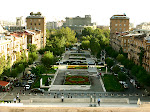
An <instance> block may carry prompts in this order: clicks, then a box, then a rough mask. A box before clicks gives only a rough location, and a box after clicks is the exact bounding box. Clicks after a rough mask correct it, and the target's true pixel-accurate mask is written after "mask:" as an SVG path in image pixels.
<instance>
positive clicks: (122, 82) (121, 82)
mask: <svg viewBox="0 0 150 112" xmlns="http://www.w3.org/2000/svg"><path fill="white" fill-rule="evenodd" d="M119 83H120V84H122V85H124V84H127V83H126V82H125V81H119Z"/></svg>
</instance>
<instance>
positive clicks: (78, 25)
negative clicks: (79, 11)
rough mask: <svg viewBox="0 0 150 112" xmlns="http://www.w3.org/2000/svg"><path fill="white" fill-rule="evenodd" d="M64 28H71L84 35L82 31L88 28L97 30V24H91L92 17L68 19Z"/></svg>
mask: <svg viewBox="0 0 150 112" xmlns="http://www.w3.org/2000/svg"><path fill="white" fill-rule="evenodd" d="M62 27H69V28H71V29H72V30H74V31H75V32H77V33H78V34H81V33H82V30H83V29H84V28H86V27H91V28H92V29H96V23H92V22H91V15H85V17H79V16H77V17H74V18H73V17H66V22H65V23H64V24H63V26H62Z"/></svg>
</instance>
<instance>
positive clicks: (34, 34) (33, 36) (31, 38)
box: [24, 30, 43, 50]
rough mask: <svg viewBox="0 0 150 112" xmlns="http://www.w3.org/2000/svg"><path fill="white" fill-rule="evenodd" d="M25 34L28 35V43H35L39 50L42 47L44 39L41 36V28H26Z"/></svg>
mask: <svg viewBox="0 0 150 112" xmlns="http://www.w3.org/2000/svg"><path fill="white" fill-rule="evenodd" d="M24 33H25V35H27V44H35V45H36V46H37V50H39V49H41V45H42V43H43V39H42V38H41V31H40V30H25V32H24Z"/></svg>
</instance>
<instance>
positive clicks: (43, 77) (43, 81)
mask: <svg viewBox="0 0 150 112" xmlns="http://www.w3.org/2000/svg"><path fill="white" fill-rule="evenodd" d="M48 77H51V78H54V76H49V75H43V76H42V79H43V80H42V84H43V85H45V83H46V81H47V78H48ZM50 83H51V82H50Z"/></svg>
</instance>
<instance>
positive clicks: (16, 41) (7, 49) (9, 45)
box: [0, 33, 28, 66]
mask: <svg viewBox="0 0 150 112" xmlns="http://www.w3.org/2000/svg"><path fill="white" fill-rule="evenodd" d="M22 51H25V54H26V56H28V53H27V36H25V35H24V34H23V33H20V34H17V33H13V34H6V35H4V34H3V35H1V41H0V54H1V56H3V55H4V56H5V59H6V60H7V56H10V58H11V65H10V66H12V65H13V63H14V62H15V61H16V57H17V55H20V54H21V52H22Z"/></svg>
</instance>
